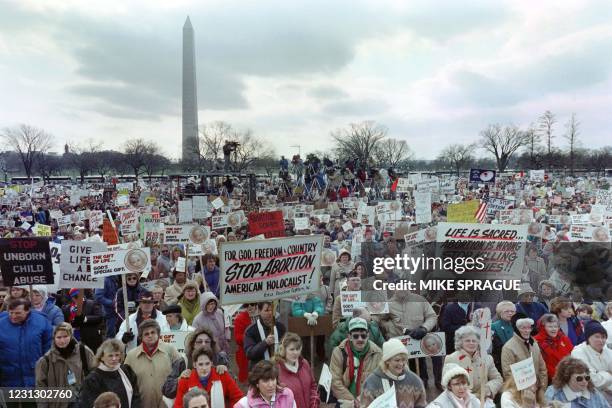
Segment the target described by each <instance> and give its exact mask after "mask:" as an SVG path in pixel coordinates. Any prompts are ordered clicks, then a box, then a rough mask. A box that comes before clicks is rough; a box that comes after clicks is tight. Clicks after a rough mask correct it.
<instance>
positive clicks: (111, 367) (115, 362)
mask: <svg viewBox="0 0 612 408" xmlns="http://www.w3.org/2000/svg"><path fill="white" fill-rule="evenodd" d="M124 356H125V346H124V345H123V344H122V343H121V342H120V341H119V340H115V339H109V340H106V341H105V342H104V343H102V345H100V348H98V352H97V353H96V357H95V364H96V369H95V370H93V371H92V372H90V373H89V375H88V376H87V377H85V380H83V387H82V388H81V395H80V398H79V406H80V407H93V406H94V401H95V400H96V398H97V397H98V396H99V395H100V394H102V393H103V392H107V391H111V392H114V393H115V394H117V396H118V397H119V399H120V400H121V406H122V407H128V408H141V407H142V404H141V399H140V393H139V391H138V380H137V378H136V374H134V371H133V370H132V369H131V368H130V366H128V365H125V364H123V359H124Z"/></svg>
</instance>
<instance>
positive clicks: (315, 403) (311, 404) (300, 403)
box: [278, 357, 320, 408]
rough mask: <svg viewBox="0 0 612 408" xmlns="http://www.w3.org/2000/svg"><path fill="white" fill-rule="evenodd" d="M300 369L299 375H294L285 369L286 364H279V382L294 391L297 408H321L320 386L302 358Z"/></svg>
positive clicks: (299, 361)
mask: <svg viewBox="0 0 612 408" xmlns="http://www.w3.org/2000/svg"><path fill="white" fill-rule="evenodd" d="M298 367H299V368H298V371H297V373H293V372H291V371H289V370H288V369H287V367H285V363H283V362H282V361H281V362H279V363H278V380H279V382H280V383H281V384H282V385H283V386H285V387H287V388H289V389H290V390H292V391H293V397H294V399H295V405H296V406H297V408H319V402H320V400H319V388H318V387H319V386H318V384H317V382H316V381H315V379H314V377H313V376H312V371H311V370H310V364H308V361H306V359H304V358H303V357H300V359H299V360H298Z"/></svg>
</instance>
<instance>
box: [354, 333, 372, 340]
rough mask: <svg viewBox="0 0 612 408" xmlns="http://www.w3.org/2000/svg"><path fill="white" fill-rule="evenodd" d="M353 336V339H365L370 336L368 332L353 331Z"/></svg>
mask: <svg viewBox="0 0 612 408" xmlns="http://www.w3.org/2000/svg"><path fill="white" fill-rule="evenodd" d="M351 338H352V339H353V340H359V339H363V340H365V339H367V338H368V333H352V334H351Z"/></svg>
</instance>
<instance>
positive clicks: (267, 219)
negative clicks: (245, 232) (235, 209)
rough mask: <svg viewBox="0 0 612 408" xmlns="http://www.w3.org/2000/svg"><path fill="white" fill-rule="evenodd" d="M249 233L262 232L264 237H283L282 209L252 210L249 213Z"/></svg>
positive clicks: (256, 233) (258, 233) (252, 234)
mask: <svg viewBox="0 0 612 408" xmlns="http://www.w3.org/2000/svg"><path fill="white" fill-rule="evenodd" d="M248 218H249V235H251V236H254V235H260V234H263V235H264V236H265V237H266V238H275V237H284V236H285V221H284V220H283V212H282V211H269V212H259V213H258V212H252V213H250V214H249V217H248Z"/></svg>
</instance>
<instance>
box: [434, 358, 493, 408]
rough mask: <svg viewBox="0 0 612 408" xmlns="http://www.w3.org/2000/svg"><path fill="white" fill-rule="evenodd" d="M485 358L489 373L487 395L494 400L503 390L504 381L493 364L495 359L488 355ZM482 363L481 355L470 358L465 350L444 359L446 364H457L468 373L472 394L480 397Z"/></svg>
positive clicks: (486, 385) (486, 384) (487, 373)
mask: <svg viewBox="0 0 612 408" xmlns="http://www.w3.org/2000/svg"><path fill="white" fill-rule="evenodd" d="M485 357H486V358H485V367H486V371H487V372H486V376H487V377H486V383H485V387H486V390H485V395H490V396H491V398H493V397H495V396H496V395H497V393H498V392H499V391H500V390H501V388H502V385H503V382H504V379H503V378H502V376H501V374H500V373H499V371H497V368H496V367H495V364H494V363H493V357H491V356H490V355H488V354H487V355H486V356H485ZM481 362H482V359H481V357H480V354H479V353H475V354H474V356H472V357H470V355H469V354H468V353H466V352H465V351H463V350H458V351H455V352H454V353H452V354H449V355H448V356H446V358H445V359H444V364H449V363H455V364H457V365H459V366H460V367H462V368H464V369H465V370H466V371H467V372H468V375H469V378H470V387H471V390H472V393H473V394H474V395H478V396H480V388H481V386H482V383H483V381H482V378H481V375H480V374H481V368H480V365H481Z"/></svg>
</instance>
